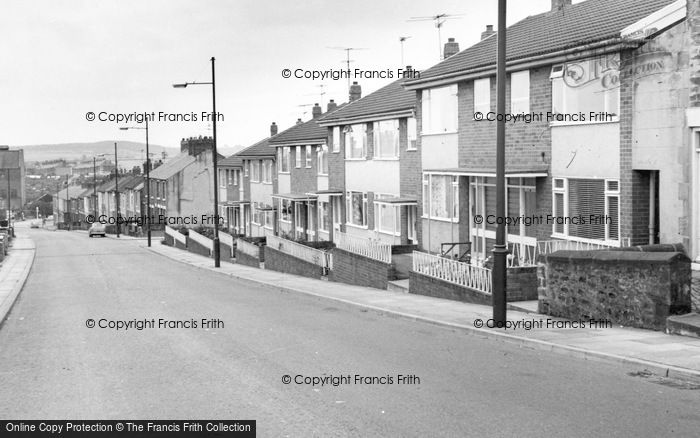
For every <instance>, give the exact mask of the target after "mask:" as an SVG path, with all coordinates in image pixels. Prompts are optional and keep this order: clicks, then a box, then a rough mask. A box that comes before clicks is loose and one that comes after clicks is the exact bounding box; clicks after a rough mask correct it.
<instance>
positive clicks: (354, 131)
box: [343, 123, 367, 160]
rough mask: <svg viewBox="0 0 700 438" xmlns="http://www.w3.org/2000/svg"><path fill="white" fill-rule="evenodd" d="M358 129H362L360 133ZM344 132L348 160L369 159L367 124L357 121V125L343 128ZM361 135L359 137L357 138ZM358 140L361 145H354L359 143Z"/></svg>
mask: <svg viewBox="0 0 700 438" xmlns="http://www.w3.org/2000/svg"><path fill="white" fill-rule="evenodd" d="M358 131H360V132H359V133H358ZM343 134H344V136H345V159H346V160H366V159H367V124H365V123H357V124H355V125H347V126H346V127H345V128H344V129H343ZM356 136H360V138H359V139H357V138H355V137H356ZM357 141H360V142H361V147H359V148H358V147H353V146H354V145H356V144H357ZM356 152H361V154H360V155H356Z"/></svg>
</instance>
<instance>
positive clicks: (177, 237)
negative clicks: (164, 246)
mask: <svg viewBox="0 0 700 438" xmlns="http://www.w3.org/2000/svg"><path fill="white" fill-rule="evenodd" d="M165 234H167V235H168V236H170V237H172V238H173V239H174V240H176V241H178V242H180V243H182V244H183V245H187V237H185V235H184V234H181V233H180V232H179V231H177V230H176V229H173V228H170V227H169V226H167V225H166V226H165Z"/></svg>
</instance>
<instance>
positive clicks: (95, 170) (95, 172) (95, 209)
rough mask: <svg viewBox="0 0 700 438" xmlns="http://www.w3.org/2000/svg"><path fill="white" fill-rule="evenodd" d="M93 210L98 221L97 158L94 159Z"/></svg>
mask: <svg viewBox="0 0 700 438" xmlns="http://www.w3.org/2000/svg"><path fill="white" fill-rule="evenodd" d="M92 210H93V213H94V217H95V220H97V158H96V157H92Z"/></svg>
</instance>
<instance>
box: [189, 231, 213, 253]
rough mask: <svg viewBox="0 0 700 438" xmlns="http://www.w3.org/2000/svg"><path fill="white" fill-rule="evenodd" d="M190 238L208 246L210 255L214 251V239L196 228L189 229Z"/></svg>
mask: <svg viewBox="0 0 700 438" xmlns="http://www.w3.org/2000/svg"><path fill="white" fill-rule="evenodd" d="M189 238H190V239H192V240H193V241H195V242H197V243H199V244H200V245H202V246H203V247H205V248H207V249H208V250H209V255H211V254H212V253H213V252H214V241H213V240H211V239H210V238H208V237H207V236H203V235H201V234H199V233H198V232H196V231H195V230H189Z"/></svg>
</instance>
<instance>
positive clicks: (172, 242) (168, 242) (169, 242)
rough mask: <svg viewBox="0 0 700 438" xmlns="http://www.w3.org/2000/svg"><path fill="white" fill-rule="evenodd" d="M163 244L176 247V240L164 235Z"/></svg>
mask: <svg viewBox="0 0 700 438" xmlns="http://www.w3.org/2000/svg"><path fill="white" fill-rule="evenodd" d="M163 242H165V244H166V245H168V246H175V239H174V238H173V236H171V235H169V234H164V235H163Z"/></svg>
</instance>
